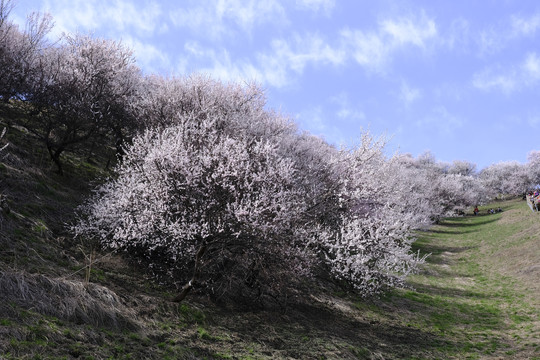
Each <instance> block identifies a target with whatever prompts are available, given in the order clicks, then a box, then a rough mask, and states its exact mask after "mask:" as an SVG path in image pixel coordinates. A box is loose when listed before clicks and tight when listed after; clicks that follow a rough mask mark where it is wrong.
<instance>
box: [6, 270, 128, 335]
mask: <svg viewBox="0 0 540 360" xmlns="http://www.w3.org/2000/svg"><path fill="white" fill-rule="evenodd" d="M7 304H11V305H13V304H15V305H17V306H19V307H21V308H24V309H28V310H32V311H36V312H38V313H40V314H45V315H49V316H54V317H58V318H60V319H64V320H68V321H73V322H76V323H80V324H91V325H94V326H99V327H107V328H114V329H121V328H122V329H124V328H132V329H135V328H138V325H137V323H136V322H135V320H133V319H135V314H134V313H132V311H130V310H128V309H127V308H126V307H125V306H124V305H123V304H122V302H121V300H120V298H119V297H118V295H116V293H114V292H113V291H111V290H109V289H107V288H106V287H103V286H100V285H97V284H87V285H85V284H84V283H83V282H81V281H74V280H66V279H62V278H50V277H47V276H44V275H33V274H27V273H24V272H14V271H2V272H0V313H2V312H4V311H3V310H7V309H2V307H5V306H8V305H7ZM6 312H7V311H6Z"/></svg>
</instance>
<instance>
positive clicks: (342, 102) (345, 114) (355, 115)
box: [330, 93, 366, 120]
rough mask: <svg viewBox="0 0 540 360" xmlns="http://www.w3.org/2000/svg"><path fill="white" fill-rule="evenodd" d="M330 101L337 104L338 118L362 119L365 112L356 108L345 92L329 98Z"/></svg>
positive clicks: (364, 116)
mask: <svg viewBox="0 0 540 360" xmlns="http://www.w3.org/2000/svg"><path fill="white" fill-rule="evenodd" d="M330 101H331V102H332V103H335V104H337V105H338V108H337V110H336V116H337V117H338V118H340V119H346V120H364V119H365V118H366V114H364V112H363V111H361V110H359V109H357V108H356V107H355V106H354V105H351V102H350V100H349V96H348V95H347V94H346V93H340V94H339V95H337V96H334V97H332V98H331V99H330Z"/></svg>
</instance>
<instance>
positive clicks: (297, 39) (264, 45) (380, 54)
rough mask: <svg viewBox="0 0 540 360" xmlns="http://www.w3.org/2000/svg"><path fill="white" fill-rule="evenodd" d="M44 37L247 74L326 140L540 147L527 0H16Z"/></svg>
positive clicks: (513, 154) (168, 70) (228, 74)
mask: <svg viewBox="0 0 540 360" xmlns="http://www.w3.org/2000/svg"><path fill="white" fill-rule="evenodd" d="M15 2H16V7H15V9H14V10H13V12H12V19H13V20H15V21H17V22H19V23H21V24H22V23H24V19H25V17H26V15H27V14H29V13H30V12H32V11H41V12H48V13H50V14H51V15H52V16H53V18H54V21H55V27H54V30H53V36H55V37H56V36H59V35H61V34H62V33H63V32H67V33H73V32H77V31H78V32H83V33H89V32H90V33H93V34H94V35H95V36H98V37H105V38H110V39H118V40H121V41H122V42H123V43H124V44H125V45H127V46H129V47H130V48H132V49H133V50H134V52H135V56H136V58H137V61H138V64H139V66H140V67H141V68H142V69H143V71H144V72H145V73H161V74H164V75H175V74H177V75H182V74H190V73H194V72H205V73H209V74H211V75H212V76H214V77H217V78H220V79H222V80H224V81H251V80H255V81H257V82H258V83H260V84H261V86H262V87H263V88H264V89H265V90H266V93H267V97H268V106H269V108H273V109H277V110H280V111H281V112H282V113H285V114H288V115H290V116H291V117H292V118H294V119H295V120H296V122H297V123H298V124H299V127H300V128H301V129H303V130H308V131H309V132H311V133H313V134H316V135H320V136H322V137H324V138H325V139H326V140H327V141H329V142H331V143H335V144H341V143H345V144H354V143H355V141H357V139H358V138H359V135H360V133H361V131H362V129H368V130H369V131H370V132H372V133H373V134H375V135H382V134H386V135H387V136H388V137H389V139H390V140H389V145H388V150H389V151H394V150H398V151H400V152H402V153H411V154H413V155H414V156H417V155H419V154H421V153H423V152H425V151H431V152H432V153H433V154H434V155H435V157H436V158H437V159H439V160H443V161H452V160H469V161H472V162H474V163H476V164H477V165H478V167H479V168H483V167H485V166H488V165H490V164H492V163H495V162H499V161H507V160H517V161H520V162H525V161H526V157H527V153H528V152H529V151H531V150H533V149H540V91H539V90H540V2H539V1H536V0H497V1H495V0H452V1H446V0H425V1H421V0H378V1H372V0H193V1H192V0H163V1H151V0H53V1H49V0H42V1H37V0H15Z"/></svg>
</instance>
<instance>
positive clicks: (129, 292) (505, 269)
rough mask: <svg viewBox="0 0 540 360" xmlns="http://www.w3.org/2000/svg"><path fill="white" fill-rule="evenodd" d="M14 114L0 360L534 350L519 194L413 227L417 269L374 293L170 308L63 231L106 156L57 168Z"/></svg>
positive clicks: (533, 309)
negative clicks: (420, 260) (426, 227)
mask: <svg viewBox="0 0 540 360" xmlns="http://www.w3.org/2000/svg"><path fill="white" fill-rule="evenodd" d="M26 120H27V119H26V118H25V115H24V113H23V112H22V111H21V110H20V109H19V108H17V107H9V108H8V107H5V106H4V107H2V108H1V109H0V129H2V128H3V127H8V132H7V135H6V138H7V141H8V142H9V144H10V145H9V147H8V148H7V149H6V151H5V153H4V154H3V155H0V194H1V195H2V197H3V199H4V201H5V203H6V204H7V207H6V208H5V209H4V210H2V213H1V219H2V221H1V223H0V359H58V358H66V359H71V358H79V359H106V358H119V359H122V358H125V359H128V358H132V359H133V358H134V359H139V358H140V359H148V358H150V359H167V358H168V359H198V358H207V359H218V358H231V359H265V358H268V359H269V358H304V359H312V358H321V359H405V358H416V359H440V358H482V359H484V358H487V359H490V358H492V359H498V358H514V359H521V358H523V359H526V358H529V359H535V358H537V359H540V346H539V344H540V324H539V322H538V319H539V316H538V315H539V314H540V302H539V299H540V288H539V284H538V281H537V279H538V278H539V276H540V268H539V266H538V264H540V252H539V251H540V246H539V244H540V234H538V232H537V231H536V229H537V224H538V221H539V220H540V218H539V216H540V214H537V213H532V212H531V211H530V210H529V208H528V207H527V205H526V204H525V203H524V202H521V201H518V200H515V201H510V202H505V203H500V204H497V205H496V206H497V207H498V206H501V207H502V208H503V210H504V211H503V212H502V213H500V214H495V215H487V214H486V211H485V210H486V209H487V208H483V209H481V210H482V213H483V214H482V215H481V216H477V217H473V216H466V217H462V218H452V219H446V220H445V221H443V222H442V223H441V224H440V225H438V226H436V227H434V228H433V229H432V230H431V231H429V232H423V233H421V234H419V241H418V242H417V247H418V249H419V250H420V251H421V252H425V253H431V254H432V255H431V256H430V257H429V258H428V263H427V264H426V266H425V268H424V270H423V271H422V273H420V274H418V275H415V276H413V277H412V278H411V279H410V284H411V286H412V287H413V288H411V289H404V290H395V291H393V292H391V293H389V294H387V295H385V296H384V297H382V298H380V299H371V300H360V299H359V298H358V297H357V296H354V295H353V294H347V293H344V292H343V291H341V290H340V289H339V288H336V287H332V286H330V285H329V284H325V283H317V284H306V288H309V289H310V293H309V294H307V293H304V294H303V296H302V297H299V298H298V299H291V301H290V302H289V304H288V305H287V306H285V307H281V308H280V307H275V308H271V309H268V308H267V309H261V308H253V307H250V308H249V307H245V306H242V305H240V304H215V303H212V302H211V301H209V300H208V299H206V298H204V297H203V296H202V295H201V294H197V293H194V294H192V296H191V295H190V298H189V299H188V300H187V301H186V302H184V303H182V304H175V303H171V302H170V301H169V299H170V298H171V296H172V293H171V292H172V291H173V290H174V289H172V288H171V287H166V286H163V285H159V284H156V283H155V282H153V281H151V280H149V278H147V276H146V275H145V273H144V271H142V270H141V269H139V268H138V267H137V266H136V265H133V264H129V263H128V262H126V261H125V260H124V259H122V258H121V257H120V256H118V255H114V254H107V253H99V252H98V253H96V254H93V255H90V254H91V252H90V249H89V248H88V246H87V245H86V244H81V243H78V242H76V241H74V240H73V239H72V238H71V237H70V234H69V233H68V232H67V231H66V223H69V222H70V221H71V220H72V219H73V216H74V215H73V214H74V209H75V208H76V206H78V205H79V204H81V203H82V202H83V201H84V199H85V197H86V196H88V195H89V194H90V191H91V189H92V187H93V186H94V185H95V184H97V183H99V182H100V181H103V179H104V177H106V176H107V175H108V172H107V170H105V168H106V165H107V162H108V161H107V160H108V158H107V156H106V153H102V154H100V155H95V154H94V155H92V154H86V153H69V154H66V158H65V160H64V161H65V162H66V168H65V176H59V175H57V174H56V173H55V170H54V166H53V164H52V163H51V162H50V160H49V158H48V154H47V152H46V150H45V149H44V148H43V146H42V145H41V144H40V143H38V142H36V141H35V140H34V138H33V137H32V136H31V135H30V134H29V133H28V132H27V131H26V130H25V128H24V123H25V121H26ZM90 155H91V156H90ZM493 206H494V205H493ZM90 256H92V259H93V260H96V259H97V260H98V262H96V263H95V264H94V265H93V268H92V272H91V273H90V282H89V283H87V282H86V281H85V274H86V270H85V264H87V263H88V259H89V258H90ZM303 291H306V290H305V289H304V290H303Z"/></svg>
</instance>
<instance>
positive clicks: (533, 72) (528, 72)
mask: <svg viewBox="0 0 540 360" xmlns="http://www.w3.org/2000/svg"><path fill="white" fill-rule="evenodd" d="M523 71H524V75H525V76H526V78H527V79H528V80H529V81H530V82H536V81H538V80H539V79H540V57H538V55H536V54H535V53H531V54H528V55H527V58H526V59H525V62H524V64H523Z"/></svg>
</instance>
